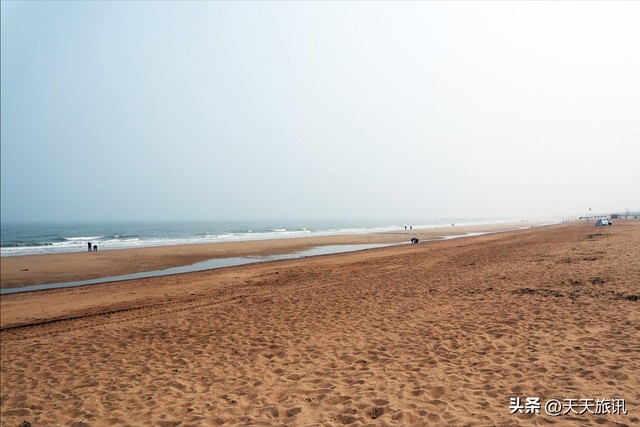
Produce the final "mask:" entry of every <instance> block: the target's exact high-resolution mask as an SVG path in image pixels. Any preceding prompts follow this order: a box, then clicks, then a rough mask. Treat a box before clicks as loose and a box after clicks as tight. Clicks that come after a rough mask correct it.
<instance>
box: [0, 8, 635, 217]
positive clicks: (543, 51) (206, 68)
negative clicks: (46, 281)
mask: <svg viewBox="0 0 640 427" xmlns="http://www.w3.org/2000/svg"><path fill="white" fill-rule="evenodd" d="M1 12H2V27H1V28H2V30H1V31H2V34H1V40H2V88H1V89H2V92H1V93H2V95H1V96H2V140H1V143H2V144H1V145H2V153H1V154H2V180H1V185H2V193H1V195H2V204H1V209H2V221H10V220H18V219H23V220H31V219H37V220H65V219H68V220H88V221H91V220H109V219H112V220H127V219H136V220H138V219H232V218H235V219H314V218H334V219H339V218H391V217H393V218H452V217H453V218H477V217H512V218H533V217H541V216H555V215H563V214H569V215H571V214H573V215H581V214H584V213H586V212H587V209H588V207H589V205H590V206H591V207H592V209H593V211H594V212H596V211H603V212H605V211H616V210H624V209H626V208H629V209H632V210H634V209H640V167H638V164H639V163H640V25H638V22H640V3H639V2H584V3H583V2H533V3H529V2H515V3H513V2H487V3H484V2H466V1H465V2H449V3H438V2H424V3H422V2H406V3H399V2H372V3H366V2H309V3H301V2H248V3H239V2H228V3H224V2H176V3H171V2H151V1H149V2H128V1H127V2H59V3H58V2H54V1H46V2H35V1H30V2H11V1H4V0H3V1H2V11H1Z"/></svg>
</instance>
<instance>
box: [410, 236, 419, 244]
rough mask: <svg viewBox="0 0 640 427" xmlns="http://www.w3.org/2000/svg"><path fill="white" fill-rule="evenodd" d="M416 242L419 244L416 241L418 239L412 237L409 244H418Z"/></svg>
mask: <svg viewBox="0 0 640 427" xmlns="http://www.w3.org/2000/svg"><path fill="white" fill-rule="evenodd" d="M418 242H419V240H418V239H416V238H415V237H412V238H411V243H412V244H414V243H418Z"/></svg>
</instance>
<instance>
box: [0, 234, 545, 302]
mask: <svg viewBox="0 0 640 427" xmlns="http://www.w3.org/2000/svg"><path fill="white" fill-rule="evenodd" d="M529 225H537V224H536V223H533V222H531V223H529V222H522V221H521V222H514V223H505V224H495V225H475V226H466V227H443V228H438V229H430V230H407V231H399V232H396V233H371V234H361V235H360V234H358V235H337V236H323V237H312V238H296V239H274V240H256V241H245V242H228V243H211V244H202V245H176V246H161V247H146V248H135V249H121V250H107V251H98V252H88V251H81V252H73V253H63V254H48V255H25V256H11V257H3V258H2V262H1V263H0V289H7V288H18V287H23V286H29V285H38V284H46V283H63V282H75V281H79V280H88V279H97V278H101V277H112V276H119V275H123V274H132V273H140V272H144V271H153V270H162V269H165V268H170V267H181V266H185V265H191V264H194V263H196V262H200V261H205V260H209V259H214V258H231V257H244V256H267V255H275V254H283V253H290V252H296V251H301V250H305V249H309V248H311V247H314V246H322V245H348V244H367V243H398V242H408V241H409V240H410V239H411V237H417V238H418V239H421V240H437V239H440V238H442V237H443V236H455V235H462V234H465V233H475V232H496V231H504V230H513V229H517V228H521V227H523V226H524V227H526V226H529Z"/></svg>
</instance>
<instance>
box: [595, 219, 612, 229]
mask: <svg viewBox="0 0 640 427" xmlns="http://www.w3.org/2000/svg"><path fill="white" fill-rule="evenodd" d="M612 224H613V223H612V222H611V221H609V220H608V219H606V218H600V219H599V220H597V221H596V227H601V226H603V225H612Z"/></svg>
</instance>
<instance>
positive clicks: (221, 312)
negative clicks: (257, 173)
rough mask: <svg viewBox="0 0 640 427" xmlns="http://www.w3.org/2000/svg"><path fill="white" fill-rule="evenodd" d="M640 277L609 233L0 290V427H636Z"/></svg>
mask: <svg viewBox="0 0 640 427" xmlns="http://www.w3.org/2000/svg"><path fill="white" fill-rule="evenodd" d="M405 237H406V236H405ZM114 252H115V251H114ZM87 255H89V254H87ZM3 263H4V259H3ZM3 275H4V270H3ZM3 277H4V276H3ZM3 280H4V278H3ZM639 283H640V221H616V222H615V224H614V225H613V226H611V227H599V228H596V227H594V226H593V223H574V224H569V225H557V226H550V227H544V228H536V229H527V230H521V231H514V232H507V233H500V234H491V235H485V236H479V237H470V238H465V239H458V240H450V241H438V242H429V243H424V244H423V243H421V244H418V245H404V246H399V247H391V248H384V249H374V250H369V251H364V252H356V253H350V254H340V255H331V256H323V257H316V258H307V259H299V260H288V261H278V262H273V263H265V264H256V265H249V266H242V267H232V268H226V269H221V270H214V271H206V272H197V273H188V274H182V275H176V276H166V277H160V278H150V279H140V280H135V281H129V282H119V283H110V284H103V285H93V286H85V287H79V288H68V289H60V290H54V291H41V292H29V293H23V294H12V295H5V296H2V297H0V313H1V314H2V316H1V321H0V328H1V329H2V331H1V332H0V343H1V346H2V347H1V368H0V369H1V382H0V385H1V392H0V393H1V395H0V415H1V417H2V418H1V419H2V425H3V426H17V425H18V424H19V423H21V422H22V421H24V420H27V421H29V422H31V424H32V425H34V426H40V425H42V426H57V425H60V426H81V425H92V426H106V425H139V426H152V425H157V426H178V425H180V426H188V425H190V426H200V425H219V424H227V425H238V424H240V425H282V424H290V425H343V424H371V425H436V426H439V425H471V426H476V425H487V426H493V425H504V426H514V425H547V424H555V425H580V426H582V425H629V426H631V425H638V424H640V405H639V402H640V309H639V308H640V305H639V304H640V301H638V295H640V284H639ZM516 396H518V397H521V398H522V400H523V401H524V400H525V399H526V397H540V399H541V401H542V403H543V406H544V403H545V402H546V401H547V400H549V399H552V398H556V399H560V400H562V399H569V398H573V399H603V398H607V399H614V398H615V399H625V403H626V409H627V410H628V414H627V415H611V414H609V415H591V414H584V415H575V414H573V415H571V414H568V415H561V416H558V417H550V416H548V415H545V414H544V411H542V412H543V413H541V414H533V415H532V414H510V413H509V412H510V411H509V399H510V398H511V397H516Z"/></svg>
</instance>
